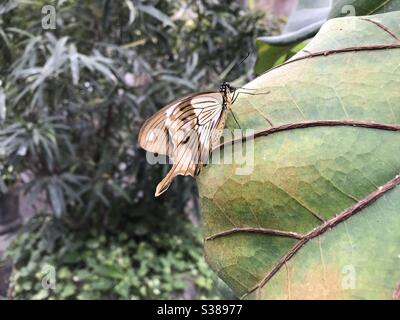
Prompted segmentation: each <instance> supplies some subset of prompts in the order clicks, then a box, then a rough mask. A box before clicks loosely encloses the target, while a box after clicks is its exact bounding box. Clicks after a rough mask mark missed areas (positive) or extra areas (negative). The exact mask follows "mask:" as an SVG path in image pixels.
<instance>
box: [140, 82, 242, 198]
mask: <svg viewBox="0 0 400 320" xmlns="http://www.w3.org/2000/svg"><path fill="white" fill-rule="evenodd" d="M235 90H236V89H235V88H233V87H232V86H230V85H229V83H223V84H221V86H220V88H219V92H215V91H210V92H201V93H196V94H191V95H188V96H185V97H182V98H180V99H177V100H175V101H173V102H171V103H170V104H168V105H167V106H165V107H164V108H162V109H161V110H160V111H158V112H157V113H155V114H154V115H153V116H152V117H150V119H148V120H147V121H146V122H145V123H144V125H143V126H142V128H141V130H140V132H139V139H138V140H139V145H140V146H141V147H142V148H143V149H145V150H147V151H150V152H153V153H158V154H163V155H167V156H169V157H170V159H171V160H172V163H173V166H172V168H171V170H170V171H169V172H168V174H167V175H166V176H165V178H164V179H163V180H162V181H161V182H160V183H159V184H158V185H157V188H156V193H155V196H156V197H157V196H159V195H160V194H162V193H163V192H165V191H166V190H167V189H168V187H169V185H170V184H171V182H172V180H173V178H174V177H175V176H177V175H183V176H187V175H190V176H196V175H198V174H199V173H200V170H201V168H202V167H203V165H204V164H206V162H207V160H208V158H209V155H210V153H211V151H212V148H213V146H215V145H216V144H217V143H218V142H219V139H220V137H221V134H222V131H223V129H224V126H225V119H226V114H227V111H229V110H230V109H231V106H232V103H233V102H232V101H233V100H234V98H233V96H234V93H235Z"/></svg>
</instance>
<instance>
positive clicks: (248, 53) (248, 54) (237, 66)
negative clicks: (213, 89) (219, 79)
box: [224, 51, 250, 79]
mask: <svg viewBox="0 0 400 320" xmlns="http://www.w3.org/2000/svg"><path fill="white" fill-rule="evenodd" d="M249 56H250V51H249V52H247V55H246V57H245V58H244V59H242V60H241V61H240V62H239V63H238V64H237V65H236V66H233V67H232V69H231V70H230V71H229V72H228V73H227V74H226V76H225V77H224V78H225V79H226V78H228V76H229V74H230V73H231V72H232V71H233V70H235V69H237V68H239V67H240V65H241V64H242V63H243V62H245V61H246V59H247V58H248V57H249Z"/></svg>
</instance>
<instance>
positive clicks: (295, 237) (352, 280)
mask: <svg viewBox="0 0 400 320" xmlns="http://www.w3.org/2000/svg"><path fill="white" fill-rule="evenodd" d="M399 21H400V12H392V13H387V14H382V15H376V16H370V17H349V18H338V19H333V20H330V21H328V22H327V23H326V24H325V25H324V26H323V27H322V29H321V30H320V32H319V33H318V35H317V36H316V37H315V38H314V39H313V40H312V41H311V42H310V43H309V45H308V46H307V47H306V48H305V50H304V51H302V52H300V53H299V54H297V55H296V56H295V57H294V58H293V59H292V60H291V61H290V62H288V63H286V64H284V65H281V66H280V67H277V68H275V69H273V70H270V71H269V72H267V73H265V74H263V75H262V76H260V77H259V78H257V79H255V80H254V81H252V82H251V83H249V84H248V85H247V86H246V87H247V88H253V89H254V88H257V89H259V90H258V91H257V92H259V93H262V92H265V91H270V93H269V94H261V95H246V94H241V95H239V98H238V99H237V101H236V102H235V103H234V104H233V111H234V112H235V115H236V118H238V121H239V123H240V125H241V127H242V129H254V130H256V131H257V132H258V133H257V135H256V137H255V139H254V141H253V142H254V164H253V167H251V166H250V169H251V168H252V171H251V173H250V174H247V175H238V174H237V173H238V171H237V169H238V168H240V167H243V165H242V164H240V162H239V161H240V160H241V159H240V157H239V153H241V150H240V148H238V146H241V145H242V144H241V143H240V142H237V143H236V144H234V145H233V147H232V145H225V148H224V150H225V152H227V153H228V154H229V153H232V155H233V158H234V161H233V164H210V165H209V166H208V167H207V168H205V169H204V170H203V172H202V174H201V175H200V177H199V179H198V184H199V189H200V196H201V203H202V211H203V217H204V243H205V256H206V258H207V261H208V263H209V264H210V266H211V267H212V268H213V270H214V271H215V272H217V273H218V275H219V277H220V278H222V279H223V280H224V281H225V282H226V283H227V284H228V285H229V286H230V287H231V288H232V289H233V290H234V292H235V293H236V294H237V295H238V296H240V297H245V298H262V299H270V298H284V299H288V298H338V299H342V298H353V299H356V298H393V297H397V296H399V292H400V290H399V284H400V209H399V208H400V188H399V187H396V186H397V185H398V184H399V183H400V178H399V177H398V176H397V175H398V174H399V172H400V157H399V150H400V132H399V131H400V125H399V123H400V90H399V88H400V25H399ZM253 93H254V91H253ZM227 127H228V128H235V127H237V126H236V125H235V122H234V121H233V120H232V116H231V115H230V116H229V117H228V121H227ZM246 150H251V145H248V144H246ZM251 159H252V158H249V161H248V164H250V165H251Z"/></svg>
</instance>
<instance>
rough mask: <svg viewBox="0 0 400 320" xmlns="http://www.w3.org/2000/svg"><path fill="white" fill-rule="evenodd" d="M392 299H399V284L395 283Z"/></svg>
mask: <svg viewBox="0 0 400 320" xmlns="http://www.w3.org/2000/svg"><path fill="white" fill-rule="evenodd" d="M393 299H394V300H400V284H398V285H397V287H396V289H395V290H394V292H393Z"/></svg>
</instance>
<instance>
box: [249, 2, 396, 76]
mask: <svg viewBox="0 0 400 320" xmlns="http://www.w3.org/2000/svg"><path fill="white" fill-rule="evenodd" d="M396 10H400V0H301V1H298V2H297V5H296V7H295V10H293V12H292V14H291V15H290V17H289V19H288V22H287V24H286V26H285V27H284V29H283V31H282V34H280V35H277V36H263V37H259V38H258V39H257V41H256V45H257V55H258V59H257V63H256V66H255V70H256V73H257V74H261V73H262V72H264V71H265V70H267V69H269V68H271V67H274V66H276V65H278V64H280V63H281V60H282V59H285V58H291V57H292V56H293V55H294V54H295V53H297V50H296V48H298V47H300V48H302V47H303V46H304V42H305V40H306V39H309V38H310V37H312V36H314V35H315V34H316V33H317V32H318V30H319V29H320V28H321V26H322V25H323V24H324V23H325V22H326V21H327V20H328V19H332V18H336V17H343V16H363V15H369V14H375V13H384V12H390V11H396Z"/></svg>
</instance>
